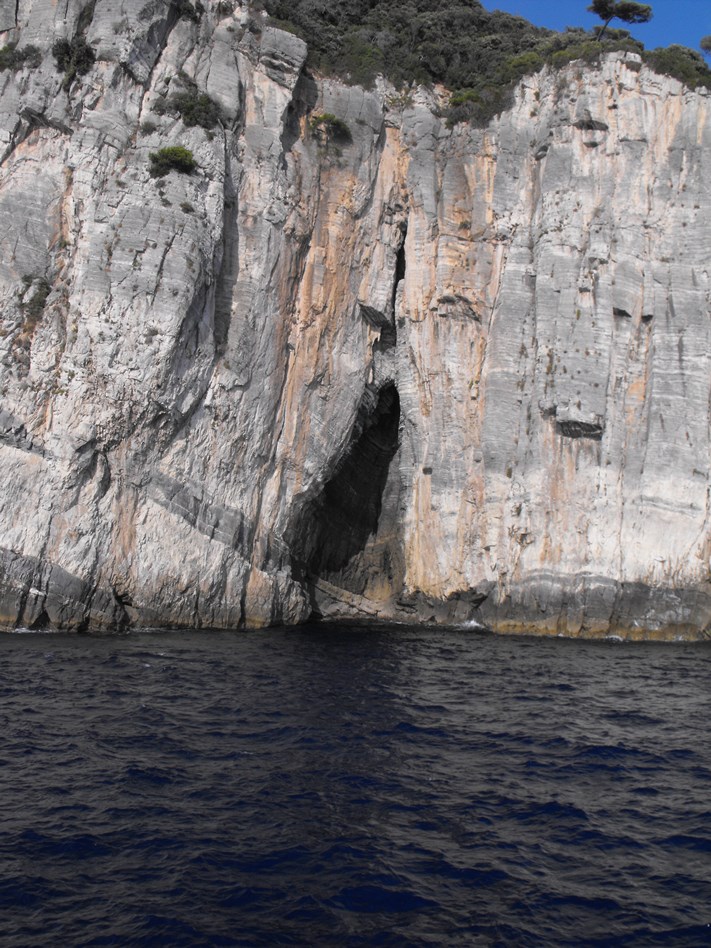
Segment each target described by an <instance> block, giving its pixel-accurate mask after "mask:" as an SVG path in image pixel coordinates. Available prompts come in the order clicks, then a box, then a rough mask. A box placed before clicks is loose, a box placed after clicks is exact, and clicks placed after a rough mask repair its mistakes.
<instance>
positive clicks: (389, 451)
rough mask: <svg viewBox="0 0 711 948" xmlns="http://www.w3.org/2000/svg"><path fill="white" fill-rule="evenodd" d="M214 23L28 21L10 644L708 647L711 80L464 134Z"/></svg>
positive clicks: (17, 116)
mask: <svg viewBox="0 0 711 948" xmlns="http://www.w3.org/2000/svg"><path fill="white" fill-rule="evenodd" d="M204 6H205V9H204V11H203V12H202V13H200V11H199V10H198V9H193V13H192V14H191V13H190V10H188V15H185V4H180V5H179V4H166V3H160V4H159V3H154V2H152V0H123V2H122V4H121V5H120V9H118V11H117V8H116V5H115V4H110V3H108V0H96V3H95V4H94V5H92V6H90V7H86V6H84V8H83V10H82V6H81V5H80V4H79V3H78V2H76V0H68V4H67V5H66V7H64V6H63V7H62V8H61V9H60V8H58V7H56V6H55V5H54V4H52V3H50V2H49V0H32V2H30V0H19V2H18V4H17V7H16V8H15V6H14V4H13V5H11V7H8V8H7V9H6V8H5V6H2V5H0V29H4V30H5V32H4V33H2V34H0V43H5V42H10V41H12V42H17V43H18V45H19V46H23V45H27V44H33V45H35V46H37V47H38V48H39V49H40V50H41V52H42V56H43V59H42V64H41V65H40V66H39V67H37V68H35V69H31V68H24V69H21V70H19V71H17V72H14V73H13V72H10V71H5V72H2V73H0V214H1V215H2V221H3V229H2V231H1V232H0V325H1V328H0V623H2V625H4V626H5V627H12V626H14V625H17V624H20V625H25V626H32V627H40V626H47V627H51V628H74V629H82V628H88V627H92V628H94V627H98V628H113V627H117V626H118V627H121V626H125V625H140V626H146V625H154V624H156V625H157V624H160V625H172V626H210V627H237V626H250V627H251V626H258V625H267V624H270V623H279V622H286V623H293V622H299V621H302V620H304V619H306V618H308V617H309V616H310V615H311V614H313V613H316V614H320V615H323V616H326V617H361V618H380V619H386V620H407V621H428V620H432V619H433V620H435V621H441V622H465V621H469V620H473V621H476V622H482V623H485V624H487V625H489V626H491V627H493V628H496V629H499V630H503V631H517V630H521V631H523V630H538V631H541V632H548V633H551V632H553V633H555V632H559V633H565V634H570V635H604V634H609V633H610V632H613V633H616V634H621V635H638V636H644V635H646V636H665V637H668V636H677V635H681V636H699V635H704V634H705V633H706V630H707V627H708V626H709V625H710V624H711V585H710V575H709V557H710V556H711V549H710V544H709V473H710V470H709V457H710V453H709V449H710V443H709V441H710V421H711V414H710V404H711V364H710V363H711V344H710V343H711V339H710V338H709V337H710V335H711V312H710V310H711V290H710V283H709V254H708V250H709V226H710V225H709V220H711V185H710V184H709V182H711V174H710V173H709V171H710V166H711V157H710V156H711V124H710V123H709V104H710V102H711V99H710V98H709V94H708V93H707V92H705V91H697V92H693V93H692V92H690V91H688V90H686V89H685V88H684V87H683V86H682V85H681V84H680V83H678V82H677V81H676V80H674V79H670V78H665V77H660V76H658V75H656V74H654V73H652V72H650V71H649V70H647V69H646V68H644V67H641V65H640V62H639V60H638V58H637V57H635V56H634V55H631V54H614V55H611V56H609V57H608V58H607V59H606V60H605V62H604V64H603V66H602V67H601V68H600V69H595V70H592V69H589V68H586V69H585V70H584V71H582V70H581V69H579V68H578V67H577V65H576V64H573V65H572V66H570V67H568V68H567V69H566V70H564V71H562V72H559V73H553V72H548V71H544V72H543V73H541V74H539V75H536V76H533V77H530V78H528V79H526V80H524V81H523V82H522V84H521V85H520V87H519V89H518V91H517V95H516V101H515V104H514V106H513V107H512V109H511V110H509V111H508V112H506V113H504V114H503V115H501V116H500V117H499V118H497V119H495V120H494V121H493V122H492V123H491V124H490V126H489V127H488V128H487V129H484V130H476V129H472V128H469V127H466V126H457V127H455V128H454V129H448V128H447V127H446V125H445V124H444V122H443V121H442V120H441V119H440V118H439V117H438V109H437V105H438V102H437V95H436V93H434V92H432V93H426V92H424V91H416V92H413V93H411V94H409V95H399V94H396V93H395V92H394V91H393V90H392V89H389V88H386V87H385V86H383V87H381V88H378V89H377V90H375V91H372V92H369V91H364V90H363V89H360V88H358V87H346V86H344V85H342V84H340V83H338V82H335V81H331V80H317V79H314V78H313V77H311V76H309V74H308V73H307V72H306V71H305V70H304V62H305V58H306V47H305V44H304V43H303V42H302V41H301V40H300V39H298V38H297V37H295V36H292V35H290V34H288V33H284V32H282V31H279V30H276V29H273V28H270V27H266V26H265V27H263V28H262V29H261V32H255V31H254V29H248V28H246V27H247V26H248V25H249V24H248V23H247V16H248V15H247V13H246V11H243V10H241V9H240V8H239V7H236V8H235V10H234V12H232V13H229V12H226V11H228V9H229V7H228V5H225V4H217V3H210V4H207V3H205V5H204ZM77 35H81V36H83V37H84V39H85V41H86V42H87V43H88V44H89V45H90V46H91V47H92V49H93V50H94V52H95V56H96V62H95V64H94V65H93V67H92V68H91V69H90V71H89V72H88V73H87V74H86V75H83V76H78V77H76V78H74V79H73V80H72V81H68V80H67V79H66V77H65V76H63V75H62V74H61V73H59V72H58V71H57V69H56V67H55V62H54V59H53V57H52V55H51V47H52V44H53V42H54V40H55V39H56V38H58V37H59V38H62V37H66V38H67V39H69V40H71V39H72V38H74V37H76V36H77ZM193 84H194V85H193ZM186 87H190V88H195V89H196V90H198V91H199V92H201V93H205V94H207V95H209V96H210V97H211V98H212V99H213V100H214V101H216V102H217V103H218V104H219V106H220V109H221V113H222V121H221V122H220V124H219V125H218V126H216V127H215V128H213V129H212V130H210V129H204V128H201V127H200V126H193V127H186V125H185V124H184V123H183V122H182V121H181V119H180V118H179V116H178V114H177V113H176V111H175V109H174V108H173V107H172V104H171V103H172V98H171V97H172V95H173V94H174V93H175V92H176V91H180V90H181V89H183V88H186ZM329 115H333V116H335V117H336V118H337V119H339V120H340V122H341V123H345V125H346V126H347V132H346V131H344V129H343V127H342V125H341V124H340V123H338V124H332V123H329V121H328V120H322V121H319V120H318V119H319V117H320V116H321V117H323V116H329ZM171 144H180V145H184V146H185V147H188V148H189V149H190V150H191V151H192V152H193V154H194V156H195V159H196V161H197V164H198V168H197V170H196V171H195V172H194V173H193V174H191V175H183V174H178V173H176V172H172V173H170V174H169V175H167V176H166V177H164V178H159V179H153V178H151V177H150V174H149V167H150V162H149V154H150V153H151V152H156V151H157V150H158V149H159V148H161V147H163V146H165V145H171Z"/></svg>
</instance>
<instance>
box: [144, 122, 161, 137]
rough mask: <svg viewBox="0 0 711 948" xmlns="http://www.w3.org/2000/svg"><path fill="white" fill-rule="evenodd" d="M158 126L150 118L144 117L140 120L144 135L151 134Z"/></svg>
mask: <svg viewBox="0 0 711 948" xmlns="http://www.w3.org/2000/svg"><path fill="white" fill-rule="evenodd" d="M157 127H158V126H157V125H156V123H155V122H153V121H151V119H146V120H145V121H144V122H141V131H142V132H143V134H144V135H151V134H152V133H153V132H155V130H156V128H157Z"/></svg>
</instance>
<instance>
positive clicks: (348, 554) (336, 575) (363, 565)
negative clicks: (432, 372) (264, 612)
mask: <svg viewBox="0 0 711 948" xmlns="http://www.w3.org/2000/svg"><path fill="white" fill-rule="evenodd" d="M399 427H400V398H399V396H398V392H397V389H396V387H395V385H394V384H392V383H389V384H387V385H385V386H383V387H382V388H381V389H380V390H379V391H378V392H377V394H373V393H367V395H366V398H365V399H364V401H363V404H362V405H361V408H360V411H359V416H358V418H357V420H356V424H355V426H354V434H353V441H352V443H351V445H350V447H349V448H348V450H347V451H346V453H345V455H344V456H343V458H342V459H341V461H340V462H339V464H338V465H337V467H336V469H335V471H334V472H333V474H332V475H331V477H330V479H329V480H328V481H327V482H326V483H325V484H324V486H323V488H322V490H321V492H320V493H319V494H318V495H317V496H316V497H315V498H313V499H312V500H311V501H310V502H309V503H308V504H307V505H306V507H305V508H304V510H303V512H302V515H301V517H300V521H299V527H298V530H297V531H296V536H295V537H294V541H293V543H292V544H291V549H292V554H293V566H294V575H295V576H297V577H298V578H299V579H300V580H301V581H302V582H303V583H304V585H305V586H306V587H307V588H308V589H309V591H310V593H311V597H312V604H313V606H314V612H315V614H316V615H318V614H319V613H320V612H321V609H320V608H319V596H318V580H320V579H321V580H326V581H327V582H328V583H329V584H330V585H333V586H336V587H339V588H342V589H344V590H347V591H348V592H350V593H355V594H357V595H366V596H367V595H376V596H377V598H383V596H385V595H387V594H388V593H389V592H391V591H392V587H393V585H394V583H395V580H396V577H395V573H397V572H398V570H397V569H396V568H395V564H396V562H397V560H398V559H399V556H398V552H397V551H398V550H399V543H398V542H397V513H398V502H399V483H400V480H399V473H398V471H397V469H396V468H397V466H396V465H393V464H392V461H393V458H394V457H395V455H396V454H397V450H398V446H399V441H398V432H399Z"/></svg>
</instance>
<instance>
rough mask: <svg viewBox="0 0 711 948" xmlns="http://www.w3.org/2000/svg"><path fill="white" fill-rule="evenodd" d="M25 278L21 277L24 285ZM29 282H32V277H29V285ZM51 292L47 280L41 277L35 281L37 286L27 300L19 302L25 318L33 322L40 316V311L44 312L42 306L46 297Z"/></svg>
mask: <svg viewBox="0 0 711 948" xmlns="http://www.w3.org/2000/svg"><path fill="white" fill-rule="evenodd" d="M26 280H27V278H26V277H23V282H25V285H27V283H26ZM31 282H32V278H31V277H30V285H31ZM51 292H52V287H51V286H50V285H49V283H48V282H47V280H45V279H44V278H42V279H41V280H38V281H37V286H36V287H35V291H34V293H33V294H32V296H31V297H30V298H29V300H27V301H24V300H23V302H22V303H21V304H20V309H21V310H22V312H23V313H24V315H25V317H26V319H27V320H28V321H30V322H32V324H35V323H36V322H37V320H38V319H39V318H40V316H41V315H42V313H43V312H44V307H45V304H46V302H47V297H48V296H49V294H50V293H51Z"/></svg>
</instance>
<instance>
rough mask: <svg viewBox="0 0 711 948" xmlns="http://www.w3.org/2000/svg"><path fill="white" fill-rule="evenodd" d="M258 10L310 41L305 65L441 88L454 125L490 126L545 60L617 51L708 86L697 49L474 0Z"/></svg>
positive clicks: (349, 1)
mask: <svg viewBox="0 0 711 948" xmlns="http://www.w3.org/2000/svg"><path fill="white" fill-rule="evenodd" d="M613 6H616V7H620V6H621V5H620V4H613ZM623 6H624V5H623ZM628 6H635V7H637V6H639V5H638V4H628ZM264 7H265V9H266V11H267V13H268V14H269V15H270V17H271V18H272V22H273V23H274V25H275V26H279V27H281V28H286V29H291V30H292V31H293V32H295V33H297V34H298V35H299V36H301V37H303V38H304V39H305V40H306V42H307V43H308V46H309V64H310V65H311V67H312V68H314V69H316V70H317V71H319V72H321V73H324V74H327V75H329V74H331V75H337V76H340V77H341V78H343V79H346V80H347V81H350V82H353V83H357V84H360V85H364V86H366V87H368V86H371V85H372V83H373V81H374V79H375V77H376V76H377V75H378V74H379V73H382V74H384V75H385V76H387V77H388V78H389V79H390V80H391V81H393V82H394V83H395V84H396V85H403V84H406V83H411V82H415V83H422V84H430V83H441V84H442V85H444V86H446V87H447V88H448V89H451V90H453V93H454V94H453V97H452V103H451V106H450V111H449V115H448V118H449V121H450V122H457V121H462V120H470V121H475V122H478V123H485V122H488V121H489V119H490V118H491V117H492V116H493V115H495V114H497V113H498V112H500V111H501V110H502V109H504V108H506V107H507V105H508V104H509V103H510V101H511V96H512V93H513V89H514V87H515V85H516V83H517V82H518V81H519V80H520V79H521V77H522V76H524V75H527V74H531V73H534V72H537V71H538V70H539V69H541V68H543V66H544V65H546V64H548V65H550V66H552V67H553V68H558V67H561V66H563V65H565V64H566V63H568V62H571V61H572V60H577V59H582V60H584V61H586V62H594V61H595V60H597V59H599V57H600V55H601V54H602V53H607V52H614V51H617V50H629V51H631V52H635V53H638V54H639V55H641V56H643V57H644V59H645V61H646V62H647V63H648V65H649V66H650V67H651V68H652V69H654V70H655V71H657V72H661V73H665V74H668V75H672V76H675V77H676V78H678V79H680V80H681V81H682V82H685V83H686V84H687V85H689V86H690V87H691V88H694V87H695V86H699V85H701V86H707V87H709V88H711V70H709V69H708V67H707V66H706V64H705V62H704V59H703V57H702V56H701V55H700V54H699V53H696V52H695V51H694V50H690V49H686V47H681V46H676V47H674V46H672V47H669V49H660V50H653V51H650V52H645V51H644V47H643V44H642V43H640V42H638V41H637V40H635V39H633V38H632V37H631V36H630V34H629V32H628V31H627V30H624V29H621V30H616V29H610V28H609V26H608V25H607V24H605V26H604V29H603V28H602V27H600V28H598V29H597V30H593V31H587V30H583V29H575V28H572V29H571V28H568V29H567V30H566V32H564V33H555V32H553V31H551V30H546V29H542V28H540V27H536V26H533V25H532V24H531V23H529V22H528V21H527V20H524V19H523V18H522V17H517V16H511V15H510V14H508V13H501V12H500V11H494V12H489V11H487V10H485V9H484V8H483V7H482V6H481V4H480V3H479V2H477V0H469V2H464V0H329V3H327V4H326V3H323V2H322V0H264ZM573 15H574V11H571V16H573ZM615 15H616V16H619V12H618V13H617V14H615ZM608 22H609V21H608Z"/></svg>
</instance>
